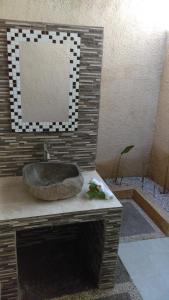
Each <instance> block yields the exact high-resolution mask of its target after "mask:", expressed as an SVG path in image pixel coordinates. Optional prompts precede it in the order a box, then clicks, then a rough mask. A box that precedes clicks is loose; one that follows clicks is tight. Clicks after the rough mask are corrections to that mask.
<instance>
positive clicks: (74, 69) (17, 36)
mask: <svg viewBox="0 0 169 300" xmlns="http://www.w3.org/2000/svg"><path fill="white" fill-rule="evenodd" d="M30 41H31V42H34V43H38V42H43V43H54V44H56V45H57V44H63V43H66V42H67V41H68V42H69V43H70V45H71V46H70V66H69V95H68V97H69V119H68V121H67V122H57V120H56V122H50V121H49V122H24V121H23V119H22V91H21V88H20V81H21V76H22V75H21V74H20V63H19V61H20V57H19V43H20V42H28V43H29V42H30ZM7 51H8V72H9V89H10V109H11V127H12V130H14V131H15V132H44V131H45V132H46V131H49V132H55V131H74V130H76V129H77V128H78V101H79V69H80V35H79V34H78V33H76V32H61V31H46V30H44V31H43V30H36V29H22V28H19V29H18V28H7Z"/></svg>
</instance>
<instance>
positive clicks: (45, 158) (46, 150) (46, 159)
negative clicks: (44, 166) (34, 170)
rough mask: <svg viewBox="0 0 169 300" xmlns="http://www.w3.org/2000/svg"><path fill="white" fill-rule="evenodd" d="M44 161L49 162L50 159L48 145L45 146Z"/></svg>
mask: <svg viewBox="0 0 169 300" xmlns="http://www.w3.org/2000/svg"><path fill="white" fill-rule="evenodd" d="M43 159H44V161H48V160H49V159H50V153H49V151H48V145H47V143H44V144H43Z"/></svg>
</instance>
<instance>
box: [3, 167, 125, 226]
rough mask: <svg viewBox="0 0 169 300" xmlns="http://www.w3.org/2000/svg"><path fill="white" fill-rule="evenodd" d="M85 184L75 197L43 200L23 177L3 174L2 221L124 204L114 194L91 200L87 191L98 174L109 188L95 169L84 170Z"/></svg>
mask: <svg viewBox="0 0 169 300" xmlns="http://www.w3.org/2000/svg"><path fill="white" fill-rule="evenodd" d="M82 175H83V177H84V185H83V188H82V191H81V193H80V194H78V195H77V196H76V197H73V198H71V199H66V200H60V201H43V200H38V199H36V198H34V197H33V196H31V195H30V194H29V193H28V191H27V190H26V187H25V186H24V184H23V181H22V177H1V178H0V221H5V220H12V219H19V218H30V217H36V216H38V217H39V216H45V215H57V214H59V215H60V214H65V213H71V212H82V211H83V212H84V211H90V210H91V211H92V210H100V209H109V208H111V209H112V208H121V204H120V202H119V201H118V200H117V198H116V197H115V196H114V195H113V198H112V199H109V200H98V199H96V200H95V199H94V200H88V198H87V197H86V191H87V190H88V183H89V181H90V179H91V178H93V177H94V178H97V180H99V181H100V182H101V183H102V184H104V186H105V187H106V188H107V189H109V188H108V187H107V186H106V184H105V183H104V181H103V180H102V179H101V177H100V176H99V175H98V173H97V172H96V171H85V172H83V173H82Z"/></svg>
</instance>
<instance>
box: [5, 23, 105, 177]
mask: <svg viewBox="0 0 169 300" xmlns="http://www.w3.org/2000/svg"><path fill="white" fill-rule="evenodd" d="M11 27H12V28H22V29H23V28H26V29H30V28H31V29H39V30H46V31H52V30H54V31H58V32H70V33H71V32H76V33H77V34H79V36H80V38H81V46H80V70H79V115H78V129H77V131H73V132H51V133H49V132H47V133H45V132H43V133H36V132H32V133H20V132H19V133H15V132H12V129H11V120H10V93H9V75H8V61H7V28H11ZM102 46H103V28H96V27H84V26H82V27H81V26H80V27H79V26H65V25H55V24H47V23H46V24H44V23H32V22H30V23H25V22H18V21H16V22H14V21H0V66H1V68H0V157H1V159H0V176H12V175H20V174H21V171H22V167H23V165H24V164H26V163H29V162H33V161H40V160H43V143H44V142H48V141H49V142H50V143H51V144H52V145H53V147H52V151H53V152H52V153H51V157H52V158H55V159H56V160H57V161H64V162H77V163H78V164H79V166H80V167H81V168H82V169H86V170H87V169H92V168H94V167H95V156H96V143H97V131H98V117H99V99H100V81H101V65H102Z"/></svg>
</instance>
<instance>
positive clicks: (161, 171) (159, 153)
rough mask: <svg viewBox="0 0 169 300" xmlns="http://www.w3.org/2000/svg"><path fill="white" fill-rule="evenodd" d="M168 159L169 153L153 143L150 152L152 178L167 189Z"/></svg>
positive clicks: (168, 183) (168, 181)
mask: <svg viewBox="0 0 169 300" xmlns="http://www.w3.org/2000/svg"><path fill="white" fill-rule="evenodd" d="M168 160H169V153H167V152H166V151H164V150H163V149H162V148H161V147H158V146H157V145H154V149H153V152H152V179H153V180H154V181H155V182H157V183H158V184H160V185H161V186H163V187H164V186H165V185H166V188H168V189H169V176H168V174H167V168H168V163H169V161H168Z"/></svg>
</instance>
